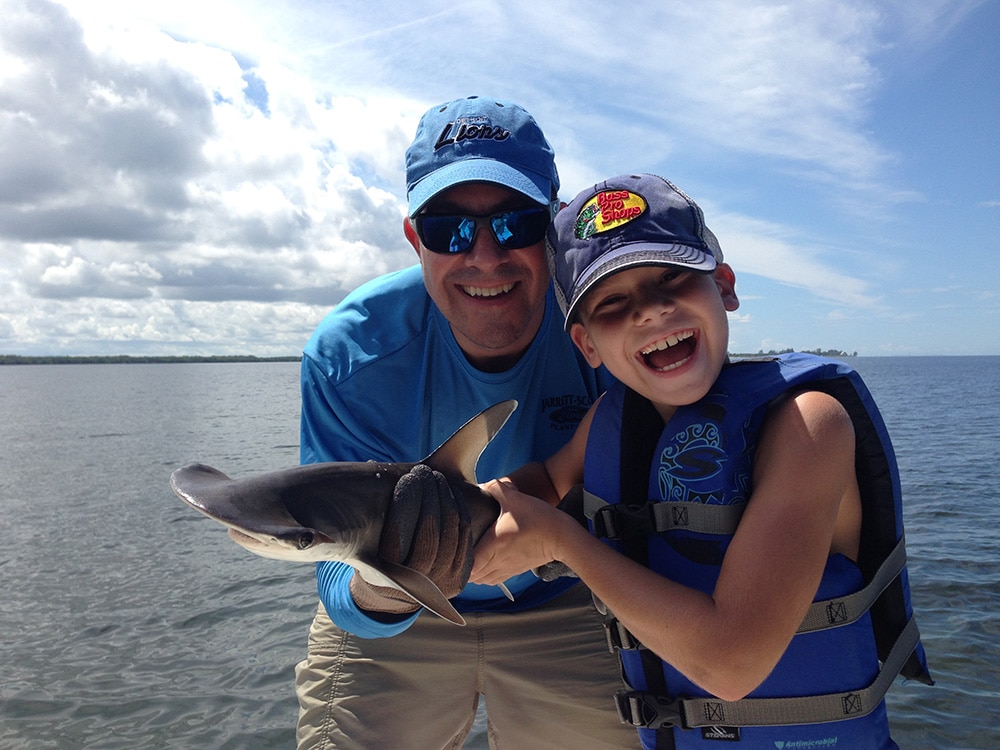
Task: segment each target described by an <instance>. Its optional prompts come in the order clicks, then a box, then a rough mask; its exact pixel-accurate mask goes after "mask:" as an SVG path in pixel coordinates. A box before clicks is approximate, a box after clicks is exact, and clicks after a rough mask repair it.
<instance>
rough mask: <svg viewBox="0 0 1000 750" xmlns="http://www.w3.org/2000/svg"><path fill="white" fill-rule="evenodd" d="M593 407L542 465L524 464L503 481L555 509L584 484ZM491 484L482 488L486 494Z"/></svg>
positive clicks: (539, 463)
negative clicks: (571, 492) (581, 483)
mask: <svg viewBox="0 0 1000 750" xmlns="http://www.w3.org/2000/svg"><path fill="white" fill-rule="evenodd" d="M595 407H596V404H595V405H594V406H592V407H591V408H590V410H589V411H588V412H587V413H586V414H585V415H584V417H583V419H582V420H581V421H580V424H579V425H578V426H577V428H576V431H575V432H574V433H573V437H572V438H570V440H569V442H567V443H566V444H565V445H564V446H563V447H562V448H561V449H559V451H557V452H556V453H554V454H553V455H552V456H550V457H549V458H547V459H546V460H545V461H544V462H535V463H530V464H525V465H524V466H522V467H520V468H518V469H516V470H514V471H512V472H511V473H510V474H509V475H508V476H507V477H505V479H506V480H507V481H509V482H510V483H512V484H513V485H514V486H515V487H516V488H517V489H518V490H520V491H521V492H523V493H525V494H526V495H532V496H533V497H538V498H541V499H542V500H544V501H545V502H547V503H549V504H550V505H558V504H559V501H560V500H562V499H563V498H564V497H565V496H566V493H567V492H569V491H570V490H571V489H572V488H573V486H574V485H577V484H579V483H580V482H582V481H583V457H584V452H585V450H586V448H587V434H588V432H589V431H590V423H591V421H592V419H593V414H594V408H595ZM490 484H491V483H490V482H487V483H486V484H484V485H483V487H484V488H485V489H487V491H489V486H490Z"/></svg>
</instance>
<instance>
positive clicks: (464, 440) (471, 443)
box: [420, 399, 517, 484]
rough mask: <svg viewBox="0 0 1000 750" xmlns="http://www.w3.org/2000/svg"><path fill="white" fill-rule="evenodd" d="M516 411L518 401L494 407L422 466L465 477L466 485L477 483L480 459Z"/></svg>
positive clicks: (464, 428) (425, 460) (475, 419)
mask: <svg viewBox="0 0 1000 750" xmlns="http://www.w3.org/2000/svg"><path fill="white" fill-rule="evenodd" d="M516 408H517V401H514V400H513V399H511V400H509V401H501V402H500V403H499V404H494V405H493V406H491V407H490V408H488V409H486V410H485V411H483V412H481V413H480V414H477V415H476V416H474V417H473V418H472V419H470V420H469V421H468V422H466V423H465V424H464V425H462V426H461V427H459V428H458V430H456V431H455V434H453V435H452V436H451V437H450V438H448V439H447V440H445V441H444V442H443V443H442V444H441V445H440V447H438V449H437V450H436V451H434V452H433V453H432V454H431V455H429V456H428V457H427V458H425V459H424V460H423V461H421V462H420V463H423V464H427V465H428V466H430V467H431V468H432V469H435V470H437V471H440V472H441V473H442V474H445V475H449V474H450V475H452V476H461V477H462V478H463V479H464V480H465V481H466V482H471V483H472V484H475V483H476V464H477V463H478V462H479V456H480V455H481V454H482V452H483V450H484V449H485V448H486V445H487V444H488V443H489V442H490V441H491V440H492V439H493V436H494V435H496V434H497V433H498V432H499V431H500V428H501V427H503V426H504V424H505V423H506V422H507V419H508V417H510V415H511V414H513V413H514V409H516Z"/></svg>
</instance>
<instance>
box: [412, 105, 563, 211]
mask: <svg viewBox="0 0 1000 750" xmlns="http://www.w3.org/2000/svg"><path fill="white" fill-rule="evenodd" d="M462 182H493V183H496V184H497V185H503V186H504V187H508V188H511V189H512V190H516V191H518V192H519V193H524V195H526V196H528V197H529V198H531V199H532V200H534V201H536V202H537V203H541V204H542V205H548V204H549V203H550V202H551V201H552V200H553V198H554V197H555V194H556V193H557V192H558V190H559V174H558V173H557V172H556V163H555V153H554V152H553V151H552V147H551V146H550V145H549V142H548V141H547V140H545V136H544V135H543V134H542V130H541V128H539V127H538V123H536V122H535V119H534V118H533V117H532V116H531V115H530V114H528V112H527V110H525V109H524V108H523V107H520V106H519V105H517V104H514V103H513V102H509V101H504V100H502V99H489V98H486V97H479V96H470V97H468V98H465V99H455V100H454V101H451V102H447V103H446V104H441V105H439V106H437V107H432V108H431V109H429V110H428V111H427V112H426V113H425V114H424V116H423V117H421V118H420V124H419V125H417V135H416V137H415V138H414V139H413V143H412V144H410V147H409V148H408V149H407V150H406V196H407V200H408V201H409V204H410V206H409V214H410V216H411V217H412V216H416V215H417V214H418V213H419V212H420V209H421V208H423V207H424V205H425V204H426V203H427V202H428V201H429V200H430V199H431V198H433V197H434V196H435V195H437V194H438V193H440V192H441V191H442V190H446V189H448V188H450V187H451V186H452V185H457V184H459V183H462Z"/></svg>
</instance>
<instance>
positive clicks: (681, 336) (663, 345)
mask: <svg viewBox="0 0 1000 750" xmlns="http://www.w3.org/2000/svg"><path fill="white" fill-rule="evenodd" d="M693 335H694V334H693V333H691V331H685V332H684V333H678V334H672V335H670V336H667V337H666V338H665V339H663V340H661V341H657V342H656V343H655V344H650V345H649V346H647V347H646V348H645V349H643V350H642V352H641V353H642V354H650V353H652V352H655V351H657V350H661V351H662V350H663V349H669V348H670V347H672V346H677V344H679V343H680V342H681V341H684V340H685V339H689V338H691V337H692V336H693Z"/></svg>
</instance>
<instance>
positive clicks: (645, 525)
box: [593, 503, 656, 541]
mask: <svg viewBox="0 0 1000 750" xmlns="http://www.w3.org/2000/svg"><path fill="white" fill-rule="evenodd" d="M593 522H594V536H597V537H601V538H603V539H610V540H611V541H621V540H622V539H626V538H628V537H634V536H641V535H644V534H650V533H652V531H653V529H654V528H655V527H656V524H655V519H654V518H653V503H643V504H642V505H623V504H621V503H615V504H613V505H604V506H602V507H600V508H598V509H597V512H596V513H594V518H593Z"/></svg>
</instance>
